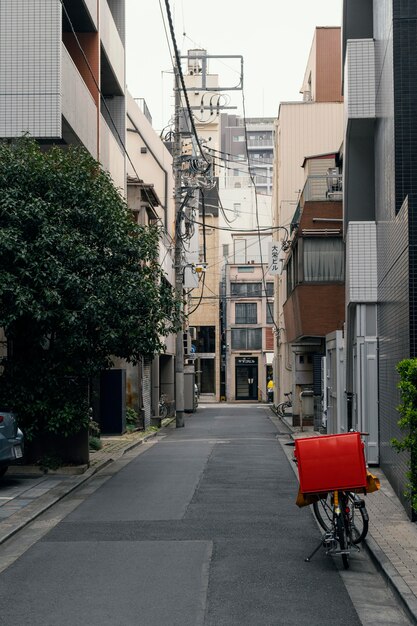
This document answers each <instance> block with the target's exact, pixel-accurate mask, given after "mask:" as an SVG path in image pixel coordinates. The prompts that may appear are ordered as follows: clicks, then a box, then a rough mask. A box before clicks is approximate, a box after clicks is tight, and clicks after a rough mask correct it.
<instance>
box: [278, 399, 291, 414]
mask: <svg viewBox="0 0 417 626" xmlns="http://www.w3.org/2000/svg"><path fill="white" fill-rule="evenodd" d="M287 406H288V404H287V402H280V403H279V404H278V406H277V413H278V415H279V416H280V417H285V409H286V407H287Z"/></svg>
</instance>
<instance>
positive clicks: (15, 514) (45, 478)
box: [0, 418, 175, 545]
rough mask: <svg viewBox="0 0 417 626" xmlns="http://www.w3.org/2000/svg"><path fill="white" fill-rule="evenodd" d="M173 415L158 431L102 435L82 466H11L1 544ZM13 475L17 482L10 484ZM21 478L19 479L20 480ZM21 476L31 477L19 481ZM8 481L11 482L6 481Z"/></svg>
mask: <svg viewBox="0 0 417 626" xmlns="http://www.w3.org/2000/svg"><path fill="white" fill-rule="evenodd" d="M174 419H175V418H167V419H165V420H163V421H162V428H161V429H160V430H158V431H147V432H144V431H135V432H133V433H125V434H124V435H119V436H112V437H110V436H103V437H102V438H101V442H102V448H101V450H98V451H97V452H92V451H90V464H89V466H87V465H85V466H82V467H73V468H71V467H63V468H60V469H59V470H56V471H49V472H48V473H46V474H43V473H42V472H41V471H40V470H39V468H37V467H33V466H18V465H16V466H14V467H10V468H9V471H8V473H7V474H6V477H5V481H4V482H5V486H3V487H1V485H0V545H1V544H2V543H4V542H5V541H7V539H9V538H10V537H12V535H14V534H15V533H17V532H18V531H19V530H21V529H22V528H24V527H25V526H26V525H27V524H29V523H30V522H31V521H32V520H34V519H35V518H37V517H39V515H41V514H42V513H44V512H45V511H47V510H48V509H49V508H50V507H52V506H53V505H54V504H56V503H57V502H58V501H59V500H61V499H62V498H64V497H65V496H66V495H67V494H69V493H71V492H72V491H73V490H74V489H76V488H77V487H79V486H80V485H82V484H83V483H85V482H86V481H87V480H88V479H89V478H91V476H92V475H93V474H96V473H97V472H99V471H100V470H101V469H103V468H104V467H105V466H106V465H108V464H109V463H112V462H113V461H115V460H116V459H118V458H120V457H121V456H123V455H124V454H125V453H126V452H128V451H129V450H131V449H132V448H135V447H137V446H139V445H141V444H143V443H144V442H145V441H147V440H149V439H151V438H153V437H155V436H156V435H157V434H158V433H163V431H164V428H166V427H167V426H169V425H170V424H171V422H172V421H174ZM13 478H16V479H17V481H15V482H16V483H17V485H16V486H15V485H13V480H11V481H9V479H13ZM19 479H20V481H19ZM21 479H30V480H28V481H27V484H26V482H24V484H23V486H22V485H20V484H19V482H22V480H21ZM7 481H8V482H10V483H11V484H10V485H7Z"/></svg>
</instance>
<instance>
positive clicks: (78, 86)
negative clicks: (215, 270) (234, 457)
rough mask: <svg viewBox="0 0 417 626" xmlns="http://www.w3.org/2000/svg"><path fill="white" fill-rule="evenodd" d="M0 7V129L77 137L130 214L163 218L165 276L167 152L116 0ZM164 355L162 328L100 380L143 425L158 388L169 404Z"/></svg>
mask: <svg viewBox="0 0 417 626" xmlns="http://www.w3.org/2000/svg"><path fill="white" fill-rule="evenodd" d="M35 4H36V6H35ZM1 11H2V13H1V21H0V46H1V54H0V137H2V138H13V137H18V136H21V135H22V134H24V133H29V134H30V135H31V136H33V137H34V138H36V139H37V140H39V141H40V142H42V144H43V145H45V146H48V145H52V144H59V145H63V146H65V145H69V144H75V145H82V146H84V147H85V148H86V149H87V150H88V151H89V152H90V153H91V155H92V156H93V157H94V158H95V159H97V160H98V161H99V162H100V163H101V165H102V167H103V168H104V169H105V170H107V171H108V172H109V173H110V175H111V177H112V179H113V182H114V184H115V186H116V187H117V188H118V189H119V190H120V193H121V194H122V195H123V196H124V197H125V198H126V199H127V201H128V204H129V206H130V208H131V209H132V211H133V212H134V214H135V216H136V219H137V221H138V222H139V223H142V224H147V223H150V222H155V221H158V223H160V224H162V225H163V226H164V228H165V230H166V234H165V235H164V236H163V238H162V241H161V243H160V261H161V265H162V266H163V268H164V270H165V273H166V278H167V280H168V281H169V282H171V284H173V282H174V280H173V267H172V256H171V251H172V249H173V246H172V241H173V240H172V237H173V236H174V232H173V224H174V207H173V178H172V158H171V156H170V154H169V153H168V151H167V150H166V148H165V147H164V145H163V143H162V142H161V140H160V139H159V137H158V136H157V135H156V133H155V132H154V131H153V129H152V125H151V118H150V115H149V111H148V110H147V108H146V104H145V103H144V102H135V101H134V99H133V98H132V97H131V96H130V95H127V94H126V91H125V0H63V2H62V3H61V2H60V0H39V1H38V2H36V3H30V2H27V1H26V0H4V1H3V2H2V3H1ZM126 129H127V130H126ZM126 151H127V152H128V154H129V156H130V158H131V161H132V163H133V166H132V163H130V161H129V162H128V159H127V158H126ZM127 162H128V167H127V166H126V163H127ZM173 359H174V345H173V338H172V337H171V338H168V339H167V341H166V352H165V354H164V355H161V358H160V359H159V357H158V358H156V359H155V362H154V363H142V364H141V366H139V367H137V366H136V367H133V366H131V365H129V364H127V363H126V362H124V361H123V362H121V361H118V360H115V362H114V370H117V372H116V371H112V372H110V374H109V381H110V379H111V384H112V385H114V389H115V390H117V394H118V395H119V396H120V398H121V404H120V406H121V407H122V406H124V404H126V405H127V406H131V407H132V408H134V409H136V410H137V411H138V412H139V413H141V414H144V418H145V423H146V424H149V422H150V419H151V416H152V415H155V414H157V412H158V400H159V395H160V393H161V392H165V393H166V395H167V396H168V400H169V401H170V402H171V403H173V401H174V393H175V391H174V374H173ZM118 373H119V374H120V376H119V377H117V376H114V377H113V375H115V374H118ZM106 374H107V373H104V375H106ZM109 381H104V383H103V381H102V386H103V384H104V386H107V385H108V382H109ZM125 389H126V393H125ZM97 395H99V394H97ZM124 396H126V398H125V400H126V402H124ZM122 411H123V409H122ZM98 413H100V409H99V408H98V407H97V414H98ZM122 423H123V419H121V420H120V425H121V427H122Z"/></svg>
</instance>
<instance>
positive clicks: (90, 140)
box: [61, 44, 97, 158]
mask: <svg viewBox="0 0 417 626" xmlns="http://www.w3.org/2000/svg"><path fill="white" fill-rule="evenodd" d="M61 58H62V86H61V89H62V98H61V102H62V116H63V118H64V119H65V121H66V122H67V124H68V125H69V127H70V129H68V128H67V127H66V125H65V124H64V125H63V129H64V135H65V132H67V133H70V132H71V131H72V132H73V133H75V135H76V137H77V138H78V140H79V141H80V142H81V143H82V144H83V145H84V146H85V147H86V148H87V150H88V151H89V152H90V153H91V154H92V155H93V157H94V158H97V107H96V104H95V102H94V100H93V97H92V95H91V93H90V91H89V89H88V87H87V85H86V84H85V82H84V80H83V78H82V77H81V74H80V73H79V71H78V70H77V68H76V66H75V64H74V62H73V60H72V58H71V56H70V54H69V52H68V50H67V49H66V47H65V45H64V44H61ZM64 138H65V139H66V140H67V141H68V142H69V143H73V141H74V139H71V138H66V137H64Z"/></svg>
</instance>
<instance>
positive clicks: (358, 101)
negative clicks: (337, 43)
mask: <svg viewBox="0 0 417 626" xmlns="http://www.w3.org/2000/svg"><path fill="white" fill-rule="evenodd" d="M416 28H417V14H416V6H415V3H414V2H403V1H400V0H377V1H373V0H365V1H363V0H345V2H344V6H343V61H344V93H345V98H346V129H345V146H344V212H345V216H344V220H345V229H346V242H347V244H346V249H347V268H348V272H349V277H348V283H347V286H348V290H347V333H346V363H347V381H346V388H347V392H348V394H349V397H350V398H351V402H350V406H349V411H348V416H347V420H348V421H347V426H353V427H358V428H360V429H363V428H364V429H365V430H367V429H368V428H367V426H369V427H370V429H371V437H370V438H369V440H370V442H369V444H368V453H369V454H370V455H372V456H371V460H373V461H374V462H378V460H379V462H380V465H381V467H382V468H383V470H384V472H385V473H386V475H387V477H388V478H389V480H390V482H391V484H392V485H393V487H394V489H395V491H396V493H397V495H398V496H399V497H400V498H401V499H402V500H403V502H404V504H405V506H406V507H407V510H408V511H409V512H410V514H411V511H410V508H409V505H408V503H406V502H405V499H404V495H403V494H404V490H405V483H406V482H407V478H406V472H407V469H408V468H407V462H408V460H409V458H408V457H407V454H406V453H401V454H398V453H397V452H396V451H395V450H394V449H393V448H392V446H391V445H390V440H391V438H393V437H399V438H401V432H400V430H399V428H398V425H397V421H398V419H399V414H398V412H397V410H396V407H397V406H398V404H399V393H398V389H397V384H396V383H397V382H398V376H397V373H396V369H395V368H396V364H397V363H398V362H399V361H400V360H402V359H404V358H407V357H417V324H416V310H417V309H416V307H415V293H416V289H417V282H416V280H417V275H416V271H415V268H416V267H417V261H416V250H417V247H416V245H415V244H416V237H417V231H416V229H415V227H414V222H415V219H416V218H415V216H416V210H417V196H416V188H415V180H416V175H417V172H416V165H415V158H414V154H415V148H416V141H417V139H416V135H415V131H414V128H415V113H414V108H415V101H416V93H415V91H416V88H415V84H416V80H415V79H416V67H417V48H416V45H415V33H416ZM378 426H379V428H378Z"/></svg>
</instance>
